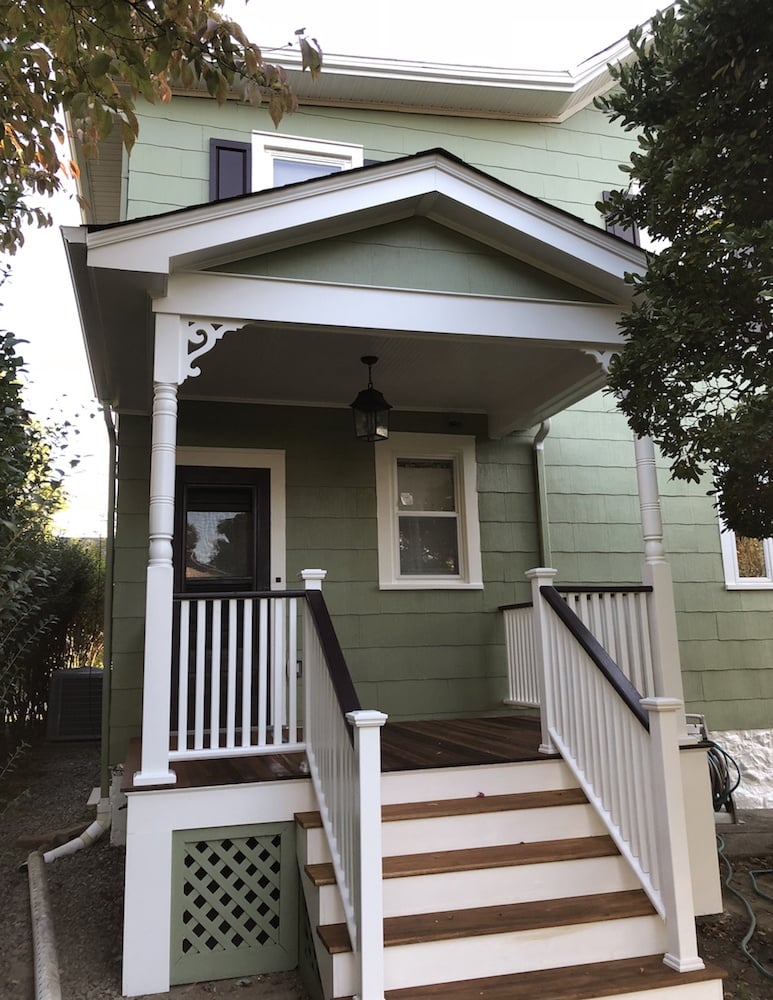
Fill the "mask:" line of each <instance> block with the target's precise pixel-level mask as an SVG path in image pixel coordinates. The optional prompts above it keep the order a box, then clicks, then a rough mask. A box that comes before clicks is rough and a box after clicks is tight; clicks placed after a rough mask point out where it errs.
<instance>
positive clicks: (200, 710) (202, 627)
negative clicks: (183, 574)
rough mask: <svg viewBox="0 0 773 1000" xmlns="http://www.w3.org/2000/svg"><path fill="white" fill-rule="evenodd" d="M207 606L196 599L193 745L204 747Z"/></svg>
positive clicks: (199, 748)
mask: <svg viewBox="0 0 773 1000" xmlns="http://www.w3.org/2000/svg"><path fill="white" fill-rule="evenodd" d="M206 643H207V606H206V602H205V601H196V715H195V725H196V730H195V733H194V740H193V746H194V748H195V749H196V750H202V749H203V748H204V693H205V684H206V677H207V664H206V656H207V652H206V650H207V645H206Z"/></svg>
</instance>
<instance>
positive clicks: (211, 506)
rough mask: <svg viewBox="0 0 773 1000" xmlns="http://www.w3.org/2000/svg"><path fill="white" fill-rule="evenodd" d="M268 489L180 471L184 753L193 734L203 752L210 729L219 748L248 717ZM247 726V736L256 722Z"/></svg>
mask: <svg viewBox="0 0 773 1000" xmlns="http://www.w3.org/2000/svg"><path fill="white" fill-rule="evenodd" d="M270 487H271V473H270V470H269V469H255V468H248V469H236V468H209V467H204V466H184V465H183V466H178V468H177V483H176V500H175V558H174V566H175V592H176V600H175V610H174V633H173V673H172V725H171V728H172V730H173V731H175V730H176V731H177V733H178V748H179V747H182V746H190V738H192V736H193V733H194V732H195V733H198V736H197V737H196V740H197V742H198V743H200V741H201V740H202V739H203V738H204V737H203V736H202V732H203V730H209V736H208V738H207V740H208V744H209V745H210V746H213V747H214V746H220V745H222V742H221V734H222V733H223V732H224V731H231V730H233V726H234V721H235V719H236V718H237V716H239V713H240V711H242V709H239V708H237V706H241V705H242V694H243V691H244V690H245V688H244V685H245V684H246V683H248V682H249V679H246V677H245V672H248V673H250V674H251V672H252V669H253V666H252V665H254V664H257V662H258V650H259V647H260V643H261V636H260V629H259V627H258V621H257V619H256V618H255V617H254V616H253V614H252V612H253V610H254V609H253V607H252V604H253V603H254V602H252V599H251V598H249V597H248V595H251V594H254V593H255V592H256V591H259V592H260V591H263V592H265V591H268V590H269V589H270V585H271V584H270V581H271V564H270V544H271V511H270ZM197 598H199V600H197ZM267 643H268V636H267V635H266V636H264V637H263V645H264V646H266V644H267ZM181 672H182V673H183V676H182V677H181V676H180V674H181ZM181 681H182V684H181ZM181 692H184V694H183V696H182V703H181ZM239 717H240V716H239ZM229 719H230V720H231V721H230V724H229ZM240 719H241V717H240ZM175 720H177V721H175ZM240 724H241V725H243V726H245V727H246V728H247V729H250V728H251V727H252V725H254V724H255V720H254V719H252V718H249V719H244V720H241V721H240ZM183 733H185V735H183Z"/></svg>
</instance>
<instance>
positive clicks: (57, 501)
mask: <svg viewBox="0 0 773 1000" xmlns="http://www.w3.org/2000/svg"><path fill="white" fill-rule="evenodd" d="M23 366H24V362H23V360H22V358H21V356H20V355H19V353H18V341H17V339H16V338H15V337H14V336H13V335H12V334H11V333H8V332H5V331H4V332H0V733H1V732H2V727H3V726H4V725H5V724H7V723H19V724H22V725H24V724H27V723H29V722H32V721H35V720H39V719H40V718H42V716H43V714H44V712H45V709H46V702H47V697H48V682H49V679H50V677H51V673H52V671H53V670H55V669H59V668H62V667H67V666H74V665H75V664H76V663H79V664H80V663H84V662H86V663H93V662H94V658H95V657H96V656H97V655H99V642H100V635H101V630H102V628H101V626H102V600H103V589H104V573H103V569H102V560H101V552H100V551H99V550H98V549H96V550H95V549H94V546H93V545H89V544H88V543H81V542H78V541H76V540H73V539H67V538H56V537H54V535H53V532H52V527H51V526H52V518H53V515H54V514H55V512H56V511H57V509H58V508H59V507H60V505H61V503H62V501H63V499H64V496H63V487H62V482H63V472H62V471H60V470H59V469H57V468H56V464H57V463H56V462H55V461H54V454H53V453H54V451H55V450H56V449H57V447H58V445H59V443H60V442H59V440H58V439H59V437H60V435H61V429H53V430H46V429H44V428H43V427H41V426H40V425H39V424H38V423H37V422H36V421H35V420H34V419H33V417H32V415H31V414H30V413H29V412H28V411H27V409H26V408H25V406H24V404H23V400H22V382H21V374H22V372H23ZM52 442H53V443H52ZM0 750H2V747H0ZM1 757H2V753H0V758H1ZM2 766H3V763H2V759H0V770H1V769H2Z"/></svg>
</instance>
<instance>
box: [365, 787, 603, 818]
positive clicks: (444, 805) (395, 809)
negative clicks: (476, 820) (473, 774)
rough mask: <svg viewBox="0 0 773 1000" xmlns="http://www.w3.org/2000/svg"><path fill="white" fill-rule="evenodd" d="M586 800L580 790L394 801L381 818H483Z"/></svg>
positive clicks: (553, 790) (382, 812)
mask: <svg viewBox="0 0 773 1000" xmlns="http://www.w3.org/2000/svg"><path fill="white" fill-rule="evenodd" d="M587 801H588V799H587V798H586V796H585V792H583V790H582V789H581V788H556V789H550V790H548V791H544V792H514V793H513V794H511V795H473V796H469V797H467V798H464V799H435V800H433V801H431V802H396V803H393V804H390V805H385V806H383V807H382V809H381V818H382V819H383V821H384V822H385V823H392V822H396V821H398V820H406V819H435V818H437V817H438V816H470V815H485V814H486V813H493V812H512V811H514V810H520V809H547V808H550V807H552V806H576V805H584V804H585V803H586V802H587Z"/></svg>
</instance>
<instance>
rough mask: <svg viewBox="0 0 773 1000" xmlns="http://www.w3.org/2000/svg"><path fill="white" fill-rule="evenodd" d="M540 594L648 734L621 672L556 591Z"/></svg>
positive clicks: (542, 590)
mask: <svg viewBox="0 0 773 1000" xmlns="http://www.w3.org/2000/svg"><path fill="white" fill-rule="evenodd" d="M540 593H541V594H542V596H543V597H544V598H545V600H546V601H547V602H548V604H549V605H550V607H551V608H552V609H553V610H554V611H555V613H556V614H557V615H558V617H559V618H560V619H561V621H562V622H563V623H564V625H566V627H567V628H568V629H569V631H570V632H571V634H572V635H573V637H574V638H575V639H576V640H577V642H578V643H579V644H580V645H581V646H582V648H583V649H584V650H585V652H586V653H587V654H588V656H589V657H590V658H591V660H593V662H594V664H595V665H596V667H598V669H599V670H600V671H601V673H602V674H603V675H604V677H605V678H606V679H607V680H608V681H609V683H610V684H611V685H612V687H613V688H614V690H615V691H616V692H617V694H618V695H619V696H620V698H621V699H622V700H623V701H624V702H625V704H626V705H627V706H628V708H629V709H630V711H631V712H632V713H633V714H634V715H635V716H636V718H637V719H638V721H639V722H640V723H641V724H642V726H644V728H645V729H646V730H647V732H649V729H650V719H649V715H648V714H647V712H646V711H645V709H643V708H642V706H641V695H640V694H639V692H638V691H637V690H636V688H635V687H634V686H633V684H631V682H630V681H629V680H628V678H627V677H626V676H625V674H624V673H623V671H622V670H621V669H620V667H618V665H617V664H616V663H615V661H614V660H613V659H612V657H611V656H610V655H609V653H608V652H607V651H606V649H604V647H603V646H602V645H601V643H600V642H599V641H598V639H597V638H596V637H595V636H594V635H593V634H592V633H591V632H589V631H588V629H587V628H586V627H585V625H583V623H582V622H581V621H580V619H579V618H578V617H577V615H576V614H575V613H574V611H572V609H571V608H570V607H569V605H568V604H567V603H566V601H565V600H564V599H563V597H561V595H560V594H559V593H558V589H557V588H556V587H548V586H542V587H540Z"/></svg>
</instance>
